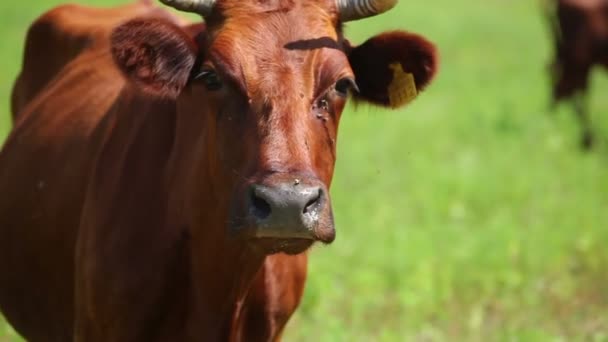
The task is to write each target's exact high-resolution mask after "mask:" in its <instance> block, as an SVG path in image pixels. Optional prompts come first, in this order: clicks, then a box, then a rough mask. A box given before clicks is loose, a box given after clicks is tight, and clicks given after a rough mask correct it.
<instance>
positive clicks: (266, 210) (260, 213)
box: [251, 191, 272, 220]
mask: <svg viewBox="0 0 608 342" xmlns="http://www.w3.org/2000/svg"><path fill="white" fill-rule="evenodd" d="M251 210H252V212H253V215H255V217H257V218H258V219H260V220H264V219H266V218H268V216H270V212H271V211H272V209H271V208H270V204H268V202H267V201H266V200H265V199H263V198H261V197H259V196H258V195H257V194H256V193H255V191H251Z"/></svg>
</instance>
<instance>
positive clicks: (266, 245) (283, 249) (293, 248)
mask: <svg viewBox="0 0 608 342" xmlns="http://www.w3.org/2000/svg"><path fill="white" fill-rule="evenodd" d="M250 242H251V244H252V245H253V246H254V247H255V248H257V249H260V250H261V251H262V252H263V253H264V254H276V253H285V254H290V255H294V254H300V253H302V252H304V251H306V250H307V249H308V248H310V246H312V244H313V243H314V242H315V241H314V240H311V239H301V238H293V239H281V238H254V239H251V240H250Z"/></svg>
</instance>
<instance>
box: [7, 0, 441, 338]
mask: <svg viewBox="0 0 608 342" xmlns="http://www.w3.org/2000/svg"><path fill="white" fill-rule="evenodd" d="M243 4H245V3H244V2H239V1H230V0H226V1H224V2H222V3H220V7H219V8H220V10H221V11H223V12H222V14H223V15H222V16H219V17H217V18H208V23H207V27H205V26H203V25H200V24H197V25H187V24H186V23H185V22H183V21H182V20H180V19H179V18H177V17H175V16H173V15H172V14H169V13H168V12H166V11H164V10H160V9H159V8H157V7H154V6H152V5H151V4H149V3H148V2H147V1H143V2H139V3H137V4H133V5H127V6H123V7H119V8H113V9H92V8H87V7H80V6H64V7H60V8H57V9H55V10H52V11H50V12H49V13H47V14H45V15H43V16H42V17H41V18H40V19H39V20H38V21H37V22H35V23H34V24H33V25H32V27H31V28H30V31H29V34H28V37H27V42H26V52H25V57H24V68H23V70H22V72H21V74H20V76H19V78H18V80H17V82H16V84H15V88H14V92H13V106H12V108H13V117H14V118H15V125H14V129H13V130H12V132H11V133H10V135H9V137H8V139H7V141H6V142H5V144H4V146H3V148H2V151H1V152H0V191H1V192H2V193H4V194H7V196H3V198H2V199H0V235H1V236H2V238H1V239H0V309H2V312H3V313H4V315H5V316H6V317H7V319H8V321H9V322H10V323H11V324H12V325H13V326H14V327H15V329H16V330H17V331H18V332H19V333H21V334H22V335H23V336H24V337H25V338H27V339H28V340H30V341H34V342H36V341H68V340H75V341H87V342H89V341H117V342H118V341H200V340H203V341H215V340H230V341H256V340H260V341H270V340H277V339H279V338H280V336H281V333H282V330H283V328H284V326H285V324H286V323H287V321H288V319H289V317H290V316H291V315H292V313H293V312H294V311H295V309H296V308H297V306H298V304H299V301H300V299H301V296H302V293H303V290H304V282H305V278H306V263H307V256H306V252H305V251H306V249H307V248H308V247H309V246H310V245H311V244H312V243H313V242H314V241H322V242H331V240H333V234H334V233H333V219H332V215H331V207H329V199H328V194H327V187H328V186H329V184H330V182H331V177H332V174H333V165H334V161H335V139H336V133H337V121H338V118H339V114H340V112H341V110H342V108H343V106H344V101H345V100H344V98H343V96H342V95H343V94H344V93H345V91H340V92H338V90H334V88H333V87H332V83H333V82H336V80H338V81H337V82H336V86H335V89H342V86H343V85H344V84H343V83H341V82H342V80H341V79H339V76H340V75H341V74H340V73H344V74H345V75H346V76H348V77H350V76H349V74H350V73H352V71H350V69H349V67H348V65H349V64H351V65H364V66H365V65H366V61H367V60H368V57H369V56H368V55H367V54H366V51H367V50H369V49H370V46H373V47H374V49H375V50H376V51H378V52H380V55H381V58H380V59H379V60H380V61H384V62H383V63H381V64H379V65H380V66H381V67H382V68H383V71H384V75H385V76H384V78H382V79H379V80H372V79H364V78H363V77H362V78H361V81H362V83H361V88H362V89H369V90H367V93H366V92H365V90H362V91H361V93H360V96H361V97H362V99H364V100H368V101H370V102H374V103H379V104H383V103H385V104H389V103H390V102H389V100H388V99H389V97H388V95H387V94H386V91H383V89H386V88H387V86H388V83H390V81H391V79H390V72H391V71H390V69H389V68H388V63H389V62H393V63H394V61H398V62H400V63H401V64H402V65H403V66H404V67H405V68H406V69H409V70H411V71H412V73H413V74H414V75H416V77H417V86H418V88H419V89H422V88H424V86H426V84H428V82H429V81H430V80H431V78H432V76H433V75H434V72H435V68H436V66H435V65H436V61H435V52H434V48H433V47H432V45H430V43H428V42H426V41H424V40H423V39H422V38H420V37H418V36H415V35H410V34H406V33H397V32H395V33H391V34H388V35H386V36H383V35H381V36H379V39H377V40H374V41H372V43H373V44H367V45H365V44H364V45H362V47H363V48H361V49H358V48H357V47H353V46H350V45H348V46H341V45H340V44H341V43H340V42H342V41H343V38H342V37H341V32H340V30H336V28H335V22H334V24H332V20H335V19H332V17H331V16H330V15H327V13H331V11H328V10H327V8H331V7H327V8H326V7H322V6H319V5H318V4H316V3H313V2H310V3H309V2H303V4H294V2H292V1H278V2H276V3H275V2H269V3H268V4H262V5H260V4H257V3H255V4H252V5H248V6H249V7H246V6H245V8H244V9H242V8H241V6H244V5H243ZM259 6H261V7H259ZM269 6H270V7H269ZM277 6H278V7H277ZM269 10H270V12H271V13H276V14H271V15H270V16H271V17H272V18H271V19H268V15H267V13H269V12H268V11H269ZM277 10H278V11H277ZM252 13H253V14H252ZM319 14H321V16H319ZM324 15H325V16H326V17H323V16H324ZM318 17H321V19H323V18H325V19H323V20H325V21H323V20H321V19H318ZM133 18H135V19H133ZM218 18H222V19H221V20H220V19H218ZM226 18H227V19H226ZM231 18H232V19H234V18H236V19H234V20H230V19H231ZM130 19H133V20H130ZM237 19H238V20H237ZM286 19H289V20H286ZM248 20H249V22H247V21H248ZM319 20H320V21H319ZM239 23H244V24H243V25H246V26H238V25H239ZM304 23H309V24H311V25H312V26H311V27H312V28H311V27H307V26H306V25H304ZM256 24H257V25H259V26H261V27H262V26H264V25H267V26H268V25H296V26H297V27H300V28H305V29H306V31H307V34H308V35H313V36H312V37H313V38H314V37H322V38H323V39H320V40H316V39H309V36H306V35H302V36H301V34H302V33H301V32H300V31H297V30H293V31H292V32H288V31H285V32H287V33H286V34H285V36H284V37H282V38H276V39H277V44H276V45H275V46H271V47H269V48H268V49H267V50H268V51H263V52H260V55H259V56H253V57H256V58H257V60H254V59H252V58H253V57H250V58H249V59H245V58H244V57H243V56H244V55H246V54H244V53H243V51H239V49H244V48H247V47H249V45H248V44H251V43H252V42H255V39H259V41H260V42H261V41H264V40H267V39H268V36H259V32H260V31H253V30H252V31H251V32H247V29H246V28H247V27H250V28H251V29H255V25H256ZM315 27H316V29H313V28H315ZM315 30H316V31H315ZM234 32H240V34H238V35H235V34H234ZM261 32H271V30H269V27H265V28H264V29H263V30H261ZM327 35H329V36H330V38H331V39H330V40H329V41H330V43H331V42H333V43H332V44H334V45H331V46H329V47H327V44H328V43H327V39H326V36H327ZM271 37H272V36H271ZM300 38H302V39H300ZM239 39H244V40H242V41H239ZM291 42H294V45H293V46H292V45H289V44H291ZM319 42H320V43H321V44H320V45H319V44H318V43H319ZM338 43H339V44H338ZM45 51H50V52H51V53H49V54H48V56H47V55H45V54H44V53H43V52H45ZM344 51H346V52H344ZM412 51H413V52H412ZM62 52H63V53H62ZM345 53H350V55H351V56H354V55H357V53H358V55H361V56H359V57H357V58H352V57H351V59H350V60H348V59H347V58H348V56H349V55H345ZM209 55H212V57H209ZM41 56H44V57H41ZM46 58H48V60H49V61H48V63H45V59H46ZM278 60H284V61H286V62H285V63H286V64H284V65H281V64H280V63H275V61H278ZM338 63H346V64H342V65H341V66H339V67H338V66H337V65H338ZM376 63H378V61H376ZM212 67H213V68H217V69H218V70H219V69H220V68H221V70H222V72H221V74H220V73H219V72H218V74H220V75H222V77H223V78H225V79H226V81H225V82H224V84H223V85H222V84H220V86H219V87H218V83H219V81H220V80H221V78H220V79H219V80H218V77H217V75H214V77H210V76H209V72H210V71H209V70H210V69H211V68H212ZM277 68H278V69H277ZM282 68H286V69H282ZM289 68H293V69H291V70H289ZM297 68H302V69H303V71H302V70H299V69H297ZM384 68H386V70H384ZM198 69H200V70H203V71H201V72H198V71H197V70H198ZM234 70H240V72H242V74H237V73H236V72H235V71H234ZM285 71H290V73H286V72H285ZM355 73H357V69H355ZM376 74H381V73H376ZM200 75H203V76H200ZM298 75H304V77H302V78H299V76H298ZM315 75H316V76H315ZM386 75H388V77H387V76H386ZM230 76H232V77H233V78H232V79H231V80H230V81H228V79H229V77H230ZM311 76H315V77H321V78H320V79H317V80H316V81H314V82H312V81H311V80H310V79H309V77H311ZM199 77H204V81H202V82H201V81H198V79H199ZM260 80H264V81H265V82H262V83H260V82H259V81H260ZM323 82H330V83H328V84H325V83H323ZM348 82H350V81H348V80H347V83H348ZM387 82H388V83H387ZM296 84H298V85H299V87H295V86H294V85H296ZM347 85H348V84H347ZM282 87H284V88H282ZM328 87H330V88H328ZM277 89H278V90H277ZM290 89H300V91H296V92H294V91H293V90H290ZM319 89H320V90H319ZM327 89H329V90H327ZM319 91H321V92H320V93H319ZM229 94H230V95H229ZM318 96H321V98H320V99H315V97H318ZM247 98H249V100H247ZM202 100H203V102H201V101H202ZM287 100H289V101H287ZM311 103H312V106H311ZM309 106H311V107H310V108H309ZM309 110H312V112H311V115H308V114H306V113H307V111H309ZM293 113H300V114H299V115H297V116H293ZM235 136H236V137H238V138H235ZM239 139H244V140H245V141H243V142H241V141H238V140H239ZM235 141H238V142H237V143H235Z"/></svg>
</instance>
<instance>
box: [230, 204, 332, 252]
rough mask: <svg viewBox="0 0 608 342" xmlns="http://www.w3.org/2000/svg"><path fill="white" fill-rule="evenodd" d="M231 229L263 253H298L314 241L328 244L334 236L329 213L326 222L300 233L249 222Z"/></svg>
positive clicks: (239, 237) (291, 229)
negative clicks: (305, 232) (269, 228)
mask: <svg viewBox="0 0 608 342" xmlns="http://www.w3.org/2000/svg"><path fill="white" fill-rule="evenodd" d="M231 231H232V232H233V233H234V234H235V236H236V237H237V238H238V239H241V240H244V241H245V243H247V244H248V245H250V246H251V247H252V248H253V249H255V250H258V251H260V252H261V253H263V254H275V253H286V254H299V253H302V252H305V251H306V250H307V249H309V248H310V247H311V246H312V245H313V244H314V243H315V242H321V243H323V244H330V243H332V242H333V241H334V239H335V237H336V231H335V228H334V224H333V218H332V215H331V214H330V215H329V217H328V220H327V222H324V224H323V225H319V226H317V227H315V228H314V229H312V230H311V231H310V233H307V234H302V233H299V232H297V230H296V229H293V228H287V227H285V228H283V229H280V230H270V231H269V230H268V227H265V226H260V225H257V224H254V223H252V222H249V223H247V224H245V225H243V224H238V225H237V224H235V225H233V226H232V227H231Z"/></svg>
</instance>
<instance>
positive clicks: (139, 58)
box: [112, 1, 437, 253]
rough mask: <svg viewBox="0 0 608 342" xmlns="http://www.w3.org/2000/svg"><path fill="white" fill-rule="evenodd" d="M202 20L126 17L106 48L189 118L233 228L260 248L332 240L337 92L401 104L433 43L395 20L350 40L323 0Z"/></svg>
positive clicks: (218, 10) (423, 71)
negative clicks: (395, 26)
mask: <svg viewBox="0 0 608 342" xmlns="http://www.w3.org/2000/svg"><path fill="white" fill-rule="evenodd" d="M206 22H207V27H206V30H204V31H203V32H202V33H201V34H200V35H199V36H198V37H197V38H196V39H193V38H190V36H189V35H188V34H187V33H186V31H185V30H183V29H181V28H179V27H177V26H175V25H173V24H171V23H168V22H165V21H161V20H150V19H147V20H143V19H142V20H135V21H132V22H129V23H127V24H124V25H123V26H121V27H119V28H118V29H117V30H116V31H115V32H114V34H113V37H112V47H113V55H114V58H115V60H116V62H117V64H118V65H119V66H120V68H121V69H122V70H123V71H124V72H125V73H126V75H127V76H128V78H129V79H131V80H132V81H134V82H135V84H136V85H138V87H139V88H140V89H142V90H144V91H147V92H149V93H153V94H154V95H155V96H164V97H170V98H174V99H176V101H177V107H178V115H184V116H193V117H198V118H199V121H197V120H193V121H192V122H193V123H194V122H199V125H200V126H201V127H200V134H201V136H204V138H202V139H200V140H201V143H203V144H205V145H206V147H205V148H202V149H204V150H205V151H207V152H208V153H209V155H206V156H205V158H204V160H203V161H202V162H203V163H204V164H206V165H212V166H213V168H214V170H213V171H208V172H207V175H209V174H215V175H216V176H214V177H213V179H214V180H219V179H222V182H221V183H222V184H223V185H224V188H223V190H222V191H224V192H226V193H230V194H232V196H231V199H230V205H229V207H230V209H229V210H228V212H229V214H228V215H229V218H228V220H227V221H228V222H230V224H229V226H230V227H227V228H229V230H230V231H231V232H232V233H236V235H239V236H242V237H245V238H247V239H250V240H251V241H252V242H254V243H255V244H257V245H260V246H263V248H264V250H266V251H267V252H269V253H272V252H277V251H283V252H288V253H299V252H301V251H303V250H304V249H306V248H308V247H309V246H310V245H311V244H312V243H313V242H314V241H322V242H325V243H329V242H331V241H333V239H334V237H335V229H334V222H333V215H332V210H331V203H330V199H329V191H328V188H329V186H330V184H331V180H332V176H333V172H334V164H335V160H336V142H337V133H338V124H339V121H340V116H341V114H342V111H343V109H344V106H345V103H346V100H347V97H348V96H349V94H352V95H353V96H354V97H355V98H356V99H360V100H364V101H367V102H371V103H374V104H378V105H384V106H393V107H397V106H399V105H403V104H405V103H406V102H407V101H408V100H410V99H411V98H412V97H413V96H412V95H413V94H412V91H413V92H414V95H415V93H416V92H417V91H420V90H422V89H424V87H425V86H426V85H427V84H428V83H429V82H430V80H431V79H432V77H433V75H434V73H435V70H436V65H437V59H436V54H435V49H434V47H433V46H432V44H430V43H429V42H428V41H426V40H425V39H423V38H422V37H420V36H417V35H413V34H410V33H406V32H389V33H384V34H381V35H378V36H376V37H373V38H371V39H370V40H368V41H367V42H366V43H364V44H363V45H360V46H357V47H353V46H351V45H350V43H349V42H348V41H346V40H345V39H344V37H343V36H342V33H341V23H340V18H339V16H338V14H337V13H336V10H335V7H334V5H333V3H331V2H330V1H328V2H327V3H325V2H323V1H268V2H259V1H255V2H252V3H248V2H245V1H224V2H220V3H219V4H218V5H217V6H216V7H215V10H214V12H213V15H209V16H208V17H207V18H206ZM412 89H414V90H412ZM200 118H204V119H203V120H201V119H200ZM209 148H211V149H212V150H213V151H211V152H210V151H209ZM193 150H197V149H193ZM203 169H205V166H203Z"/></svg>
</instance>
